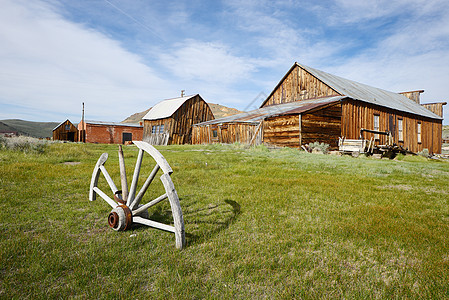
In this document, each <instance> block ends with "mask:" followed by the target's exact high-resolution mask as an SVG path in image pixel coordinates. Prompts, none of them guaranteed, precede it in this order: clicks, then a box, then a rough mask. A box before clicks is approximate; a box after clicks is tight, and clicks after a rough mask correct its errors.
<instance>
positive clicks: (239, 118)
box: [193, 96, 346, 126]
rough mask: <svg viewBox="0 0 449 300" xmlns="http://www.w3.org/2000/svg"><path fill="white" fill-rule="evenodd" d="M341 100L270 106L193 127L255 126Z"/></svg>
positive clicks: (337, 97) (319, 100)
mask: <svg viewBox="0 0 449 300" xmlns="http://www.w3.org/2000/svg"><path fill="white" fill-rule="evenodd" d="M343 98H346V97H343V96H331V97H321V98H315V99H310V100H304V101H297V102H289V103H283V104H277V105H270V106H265V107H262V108H258V109H255V110H252V111H248V112H243V113H240V114H236V115H232V116H228V117H224V118H220V119H215V120H210V121H206V122H202V123H198V124H194V125H193V126H205V125H213V124H222V123H234V122H235V123H248V124H257V123H259V122H261V121H262V120H264V119H265V118H268V117H274V116H278V115H289V114H300V113H303V112H307V111H309V110H312V109H314V108H319V107H322V106H326V105H329V104H332V103H335V102H338V101H340V100H342V99H343Z"/></svg>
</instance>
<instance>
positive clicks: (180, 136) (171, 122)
mask: <svg viewBox="0 0 449 300" xmlns="http://www.w3.org/2000/svg"><path fill="white" fill-rule="evenodd" d="M213 119H214V115H213V113H212V111H211V109H210V107H209V105H208V104H207V103H206V102H205V101H204V100H203V99H202V98H201V97H200V96H199V95H197V96H195V97H193V98H191V99H189V100H187V101H186V102H185V103H184V104H183V105H181V107H180V108H179V109H178V110H177V111H176V112H175V113H174V114H173V115H172V116H171V117H168V118H164V119H158V120H144V141H149V140H151V135H152V126H158V125H159V126H160V125H164V132H165V133H168V134H169V139H168V144H169V145H171V144H191V143H192V125H193V124H197V123H201V122H206V121H209V120H213Z"/></svg>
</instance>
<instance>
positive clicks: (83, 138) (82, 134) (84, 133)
mask: <svg viewBox="0 0 449 300" xmlns="http://www.w3.org/2000/svg"><path fill="white" fill-rule="evenodd" d="M81 124H82V127H81V138H80V140H81V142H83V143H85V142H86V124H85V123H84V102H83V114H82V116H81Z"/></svg>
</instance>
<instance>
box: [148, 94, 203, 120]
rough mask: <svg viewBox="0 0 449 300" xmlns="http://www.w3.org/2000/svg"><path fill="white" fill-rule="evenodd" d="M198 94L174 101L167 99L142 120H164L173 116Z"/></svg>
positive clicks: (174, 99)
mask: <svg viewBox="0 0 449 300" xmlns="http://www.w3.org/2000/svg"><path fill="white" fill-rule="evenodd" d="M196 95H198V94H195V95H190V96H184V97H179V98H173V99H166V100H163V101H161V102H159V103H158V104H156V105H155V106H153V108H152V109H151V110H150V111H149V112H148V113H147V114H146V115H145V116H144V117H143V118H142V119H144V120H157V119H164V118H168V117H170V116H172V115H173V114H174V113H175V112H176V111H177V110H178V108H180V107H181V105H183V104H184V102H186V101H187V100H189V99H191V98H193V97H195V96H196Z"/></svg>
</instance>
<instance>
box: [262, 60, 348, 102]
mask: <svg viewBox="0 0 449 300" xmlns="http://www.w3.org/2000/svg"><path fill="white" fill-rule="evenodd" d="M338 95H340V94H339V93H338V92H337V91H335V90H333V89H332V88H331V87H330V86H328V85H327V84H325V83H324V82H322V81H321V80H319V79H318V78H316V77H315V76H313V75H312V74H310V73H309V72H307V71H306V70H304V69H303V68H301V67H300V66H298V65H296V64H295V65H294V66H293V67H292V68H291V69H290V71H289V73H287V75H286V76H285V77H284V78H283V79H282V80H281V82H280V83H279V84H278V86H277V87H276V88H275V90H274V91H273V92H272V93H271V94H270V96H269V97H268V99H267V100H266V101H265V103H264V104H263V105H262V107H264V106H269V105H274V104H281V103H288V102H295V101H301V100H307V99H312V98H317V97H326V96H338Z"/></svg>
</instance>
